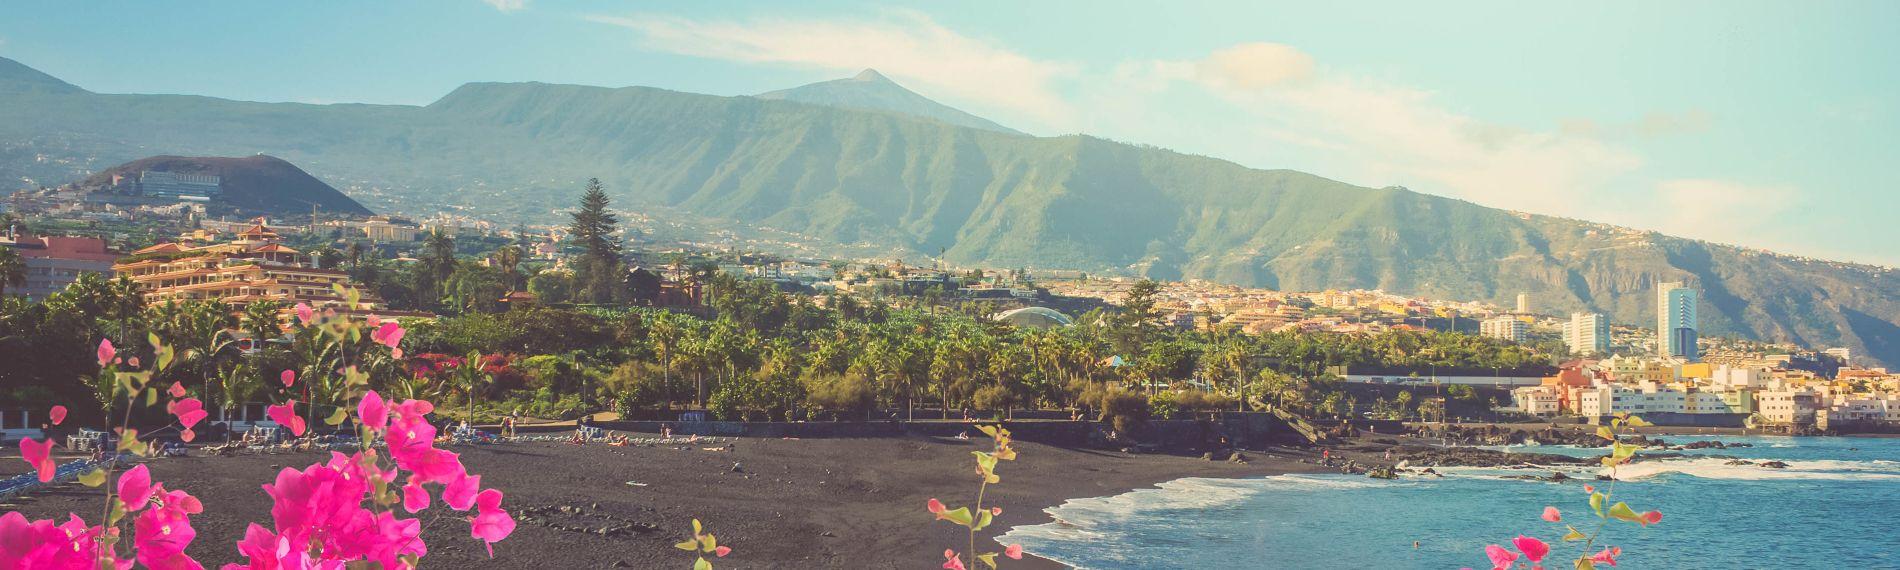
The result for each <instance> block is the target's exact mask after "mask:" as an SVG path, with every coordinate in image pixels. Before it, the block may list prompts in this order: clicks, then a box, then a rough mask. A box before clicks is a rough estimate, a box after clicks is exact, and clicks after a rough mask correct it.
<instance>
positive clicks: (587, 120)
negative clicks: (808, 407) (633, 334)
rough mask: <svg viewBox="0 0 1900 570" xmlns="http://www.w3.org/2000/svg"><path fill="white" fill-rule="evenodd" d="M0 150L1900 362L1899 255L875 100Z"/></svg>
mask: <svg viewBox="0 0 1900 570" xmlns="http://www.w3.org/2000/svg"><path fill="white" fill-rule="evenodd" d="M0 141H7V142H0V179H16V180H17V179H20V178H22V177H29V178H30V177H34V176H50V175H51V174H36V173H40V172H43V171H46V170H45V169H46V168H49V167H45V166H44V165H47V164H59V163H61V162H62V161H65V162H70V163H75V164H83V163H86V162H87V161H100V160H106V159H116V160H129V159H130V158H134V157H137V156H144V155H148V154H151V153H152V152H151V150H149V149H163V151H164V152H169V153H179V154H203V155H227V156H230V155H246V154H252V153H258V152H267V153H270V154H272V155H274V156H281V157H284V158H286V159H288V160H292V161H295V162H296V163H297V164H299V165H303V166H304V167H305V168H308V169H310V170H311V171H312V172H315V173H317V174H319V175H322V176H324V177H325V178H328V179H331V180H350V181H357V182H361V183H362V185H364V186H369V187H373V188H376V189H379V190H377V191H378V192H381V193H383V194H386V195H397V196H400V200H401V202H400V203H402V204H407V205H415V204H426V205H432V206H435V205H440V206H447V207H457V208H464V209H467V210H469V211H473V212H478V213H486V214H490V215H495V216H498V217H503V218H507V217H513V218H514V219H520V220H530V221H541V222H558V221H559V220H560V217H559V212H558V210H556V208H561V207H565V206H567V205H569V204H572V203H573V201H574V200H575V198H576V197H577V196H578V195H579V192H580V187H581V184H582V181H584V180H585V179H586V178H588V177H590V176H598V177H599V178H600V179H601V180H602V181H603V182H604V183H605V184H606V185H607V187H608V189H609V191H610V192H611V193H612V195H613V198H614V199H615V204H616V206H618V207H622V208H644V207H664V208H667V209H668V211H684V212H688V213H691V214H697V215H702V216H710V217H715V218H720V219H726V220H733V221H738V222H744V223H749V224H755V225H764V226H770V227H775V228H780V229H784V230H789V231H794V232H799V233H801V234H803V235H806V236H812V237H814V238H818V239H823V240H826V241H829V242H832V243H837V244H876V245H880V246H890V247H895V248H903V249H907V250H909V251H911V252H931V253H935V252H936V251H937V250H938V248H945V249H944V252H945V253H944V256H945V257H946V258H947V259H948V261H950V262H952V263H957V264H966V265H968V264H982V265H987V266H991V267H998V266H1001V267H1019V266H1028V267H1042V268H1062V267H1066V268H1076V269H1083V270H1088V271H1110V272H1119V273H1139V274H1145V275H1150V276H1155V277H1165V278H1204V279H1210V280H1215V281H1219V282H1224V283H1233V284H1240V285H1252V286H1265V287H1275V288H1279V289H1287V290H1316V289H1327V288H1382V289H1385V290H1388V291H1393V292H1399V293H1408V294H1417V295H1428V296H1434V297H1442V298H1450V299H1478V300H1486V301H1490V302H1494V303H1500V304H1505V303H1509V302H1510V301H1511V300H1512V299H1513V298H1514V297H1515V296H1516V294H1517V293H1518V292H1519V291H1526V292H1529V293H1530V294H1531V295H1532V297H1533V298H1534V299H1536V303H1537V306H1538V307H1540V308H1541V309H1543V310H1546V311H1550V312H1554V313H1563V312H1569V311H1573V310H1595V311H1602V312H1604V313H1608V314H1610V315H1611V316H1612V317H1613V319H1614V320H1615V321H1617V322H1620V323H1632V324H1647V323H1650V322H1652V321H1653V319H1651V318H1650V315H1651V314H1653V313H1652V312H1653V311H1654V310H1655V294H1654V284H1655V283H1656V282H1658V281H1675V280H1682V281H1688V282H1690V283H1692V284H1693V285H1695V286H1697V287H1699V288H1701V289H1702V290H1703V292H1704V294H1703V297H1704V303H1703V305H1702V311H1701V315H1702V323H1703V325H1704V327H1703V328H1704V334H1705V336H1713V335H1738V336H1743V337H1748V338H1755V339H1764V340H1774V341H1787V342H1797V343H1801V344H1806V345H1810V346H1846V347H1850V348H1853V349H1854V351H1855V352H1856V353H1857V354H1864V355H1867V356H1869V357H1871V358H1872V359H1875V360H1877V361H1880V362H1885V363H1889V364H1900V274H1897V273H1896V272H1895V271H1893V270H1891V269H1885V268H1878V267H1871V266H1866V265H1856V264H1847V263H1835V262H1828V261H1823V260H1815V259H1808V258H1800V257H1792V256H1785V255H1777V254H1773V253H1768V252H1762V251H1759V250H1752V249H1745V248H1738V247H1733V246H1726V245H1718V244H1711V243H1706V242H1700V241H1694V240H1687V239H1681V238H1674V237H1669V236H1664V235H1660V234H1657V233H1653V232H1643V231H1636V230H1631V229H1627V228H1618V227H1614V226H1608V225H1602V224H1593V223H1589V222H1584V221H1578V220H1570V219H1563V218H1554V217H1548V216H1536V215H1528V214H1520V213H1515V212H1507V211H1503V210H1497V209H1492V208H1486V207H1483V206H1479V205H1477V204H1472V203H1469V202H1464V201H1460V200H1453V199H1448V198H1442V197H1437V196H1430V195H1425V194H1419V193H1416V192H1411V191H1407V190H1405V189H1402V188H1381V189H1374V188H1364V187H1359V186H1354V185H1351V184H1346V183H1342V182H1338V181H1334V180H1328V179H1325V178H1321V177H1318V176H1314V175H1311V174H1306V173H1301V172H1295V171H1291V170H1259V169H1251V168H1246V167H1242V166H1240V165H1237V164H1234V163H1231V162H1227V161H1222V160H1217V159H1213V158H1207V157H1201V156H1191V155H1184V154H1179V153H1175V152H1170V151H1167V150H1163V149H1156V148H1151V147H1138V146H1132V145H1126V144H1121V143H1115V142H1111V141H1106V140H1101V139H1097V138H1092V137H1086V136H1065V137H1053V138H1038V137H1029V136H1020V135H1012V134H1007V133H1001V132H995V131H991V130H984V129H976V128H967V127H958V126H954V125H950V124H947V123H944V122H941V121H937V120H929V119H921V118H915V117H910V116H907V115H903V114H895V113H889V112H872V111H862V110H854V109H842V108H835V107H827V106H815V105H810V104H805V103H797V102H792V101H780V100H772V99H761V98H756V97H716V96H709V95H699V94H692V93H680V92H676V91H667V90H663V89H653V88H646V87H627V88H618V89H608V88H600V87H584V86H575V85H548V84H540V83H471V84H468V85H464V86H462V87H460V88H457V89H456V90H454V91H453V92H451V93H449V94H448V95H446V96H444V97H443V98H442V99H440V100H438V101H436V102H434V103H432V104H430V105H427V106H423V107H414V106H396V105H306V104H296V103H252V102H240V101H228V100H222V99H214V98H209V97H192V96H176V95H105V94H91V93H84V92H80V93H15V92H11V91H7V90H4V89H0ZM7 145H13V146H11V147H9V146H7ZM7 148H16V149H21V150H19V151H18V152H7V151H6V149H7ZM48 172H50V171H48ZM911 255H912V256H913V257H914V256H915V255H916V254H915V253H913V254H911Z"/></svg>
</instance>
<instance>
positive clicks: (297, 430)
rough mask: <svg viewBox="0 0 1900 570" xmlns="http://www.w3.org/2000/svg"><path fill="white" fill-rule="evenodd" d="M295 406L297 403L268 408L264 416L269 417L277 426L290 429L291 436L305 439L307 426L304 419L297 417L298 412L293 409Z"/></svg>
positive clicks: (265, 409)
mask: <svg viewBox="0 0 1900 570" xmlns="http://www.w3.org/2000/svg"><path fill="white" fill-rule="evenodd" d="M295 405H296V403H295V402H287V403H283V404H278V405H275V406H270V407H266V408H264V415H266V416H269V417H270V419H271V421H273V422H277V425H281V426H284V427H286V428H289V429H290V433H291V435H294V436H297V437H303V432H304V428H305V427H306V426H305V424H304V421H303V417H302V416H299V415H297V411H296V410H295V409H294V408H293V406H295Z"/></svg>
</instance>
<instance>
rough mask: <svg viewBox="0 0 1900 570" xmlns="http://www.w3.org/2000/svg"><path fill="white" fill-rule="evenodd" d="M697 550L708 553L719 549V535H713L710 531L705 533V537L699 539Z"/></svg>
mask: <svg viewBox="0 0 1900 570" xmlns="http://www.w3.org/2000/svg"><path fill="white" fill-rule="evenodd" d="M699 550H700V551H701V552H708V553H710V552H712V551H714V550H719V537H716V536H713V535H712V533H710V532H709V533H706V538H703V539H700V541H699Z"/></svg>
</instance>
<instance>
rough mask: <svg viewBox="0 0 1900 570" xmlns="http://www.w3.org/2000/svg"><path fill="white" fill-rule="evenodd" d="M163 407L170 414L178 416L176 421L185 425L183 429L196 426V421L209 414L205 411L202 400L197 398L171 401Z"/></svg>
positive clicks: (202, 419)
mask: <svg viewBox="0 0 1900 570" xmlns="http://www.w3.org/2000/svg"><path fill="white" fill-rule="evenodd" d="M165 409H166V410H167V411H169V412H171V413H172V415H174V416H178V423H179V424H180V425H183V426H185V429H191V428H194V427H197V426H198V422H201V421H204V419H205V418H206V417H209V416H210V415H211V414H208V413H206V412H205V404H204V402H202V401H199V400H198V399H197V398H185V399H183V400H179V401H176V402H172V403H171V404H169V405H167V406H165Z"/></svg>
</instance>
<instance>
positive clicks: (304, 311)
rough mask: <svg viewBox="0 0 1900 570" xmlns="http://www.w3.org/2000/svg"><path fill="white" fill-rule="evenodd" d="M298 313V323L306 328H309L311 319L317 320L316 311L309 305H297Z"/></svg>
mask: <svg viewBox="0 0 1900 570" xmlns="http://www.w3.org/2000/svg"><path fill="white" fill-rule="evenodd" d="M296 311H297V322H301V323H303V324H304V325H305V326H309V325H310V319H312V318H315V317H316V316H317V311H316V310H314V309H311V308H310V304H309V303H297V308H296Z"/></svg>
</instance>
